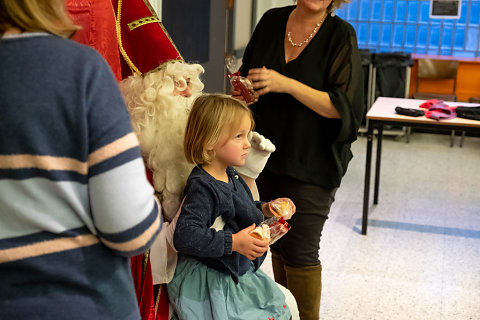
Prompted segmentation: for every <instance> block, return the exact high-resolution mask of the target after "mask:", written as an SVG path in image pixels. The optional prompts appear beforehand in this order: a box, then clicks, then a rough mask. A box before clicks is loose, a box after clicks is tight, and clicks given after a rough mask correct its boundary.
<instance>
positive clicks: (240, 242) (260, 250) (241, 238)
mask: <svg viewBox="0 0 480 320" xmlns="http://www.w3.org/2000/svg"><path fill="white" fill-rule="evenodd" d="M253 229H255V224H252V225H251V226H250V227H247V228H245V229H243V230H240V231H239V232H237V233H235V234H232V251H235V252H238V253H240V254H242V255H244V256H245V257H247V258H248V259H250V260H255V259H256V258H258V257H261V256H262V255H263V254H264V253H265V252H266V251H267V250H268V242H267V241H263V240H259V239H256V238H254V237H252V236H251V235H250V234H249V233H250V231H252V230H253Z"/></svg>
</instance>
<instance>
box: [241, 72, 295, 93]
mask: <svg viewBox="0 0 480 320" xmlns="http://www.w3.org/2000/svg"><path fill="white" fill-rule="evenodd" d="M247 79H248V80H250V81H251V82H252V84H253V88H254V89H255V91H256V92H257V93H258V94H259V95H260V96H262V95H264V94H267V93H269V92H287V90H288V89H289V87H290V81H291V79H290V78H288V77H285V76H284V75H281V74H280V73H278V72H277V71H275V70H271V69H267V68H265V67H262V68H255V69H250V70H249V71H248V76H247Z"/></svg>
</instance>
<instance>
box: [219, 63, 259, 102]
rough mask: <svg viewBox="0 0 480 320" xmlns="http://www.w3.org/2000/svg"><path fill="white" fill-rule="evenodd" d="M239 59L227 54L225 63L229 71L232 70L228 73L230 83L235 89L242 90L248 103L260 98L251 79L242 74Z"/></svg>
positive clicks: (241, 92)
mask: <svg viewBox="0 0 480 320" xmlns="http://www.w3.org/2000/svg"><path fill="white" fill-rule="evenodd" d="M237 61H238V60H237V58H236V57H234V56H233V55H227V56H226V57H225V65H226V66H227V69H228V72H230V74H229V75H228V78H230V83H231V84H232V86H233V89H235V90H236V91H240V94H241V95H242V97H243V99H244V100H245V102H246V103H251V102H254V101H255V100H257V99H258V94H257V93H256V92H255V90H254V89H253V85H252V83H251V82H250V80H248V79H247V78H245V77H242V76H241V75H240V72H239V71H238V62H237Z"/></svg>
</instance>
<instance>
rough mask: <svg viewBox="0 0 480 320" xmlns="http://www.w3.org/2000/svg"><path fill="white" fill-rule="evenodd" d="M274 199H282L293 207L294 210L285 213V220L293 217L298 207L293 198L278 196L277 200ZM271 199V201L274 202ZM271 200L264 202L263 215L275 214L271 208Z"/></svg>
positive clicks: (268, 216) (270, 215)
mask: <svg viewBox="0 0 480 320" xmlns="http://www.w3.org/2000/svg"><path fill="white" fill-rule="evenodd" d="M272 201H282V202H287V203H288V204H289V205H290V207H291V208H292V212H291V213H289V214H287V215H284V216H283V218H284V219H285V220H288V219H290V218H291V217H292V215H293V214H294V213H295V212H296V211H297V207H296V206H295V204H294V203H293V201H292V200H290V199H289V198H277V199H275V200H272ZM272 201H270V202H272ZM270 202H266V203H264V204H262V212H263V215H264V216H265V217H267V218H271V217H273V216H275V215H274V214H273V212H272V211H271V210H270Z"/></svg>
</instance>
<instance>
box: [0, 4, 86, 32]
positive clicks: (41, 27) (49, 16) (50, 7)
mask: <svg viewBox="0 0 480 320" xmlns="http://www.w3.org/2000/svg"><path fill="white" fill-rule="evenodd" d="M11 27H15V28H19V29H20V30H21V31H27V32H28V31H29V32H31V31H44V32H48V33H52V34H56V35H58V36H61V37H65V38H67V37H71V36H73V34H74V33H75V32H76V31H77V30H78V29H80V27H79V26H77V25H75V24H74V23H73V22H72V20H70V18H69V16H68V14H67V12H66V8H65V0H0V36H1V35H3V34H4V33H5V31H6V30H7V29H8V28H11Z"/></svg>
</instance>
